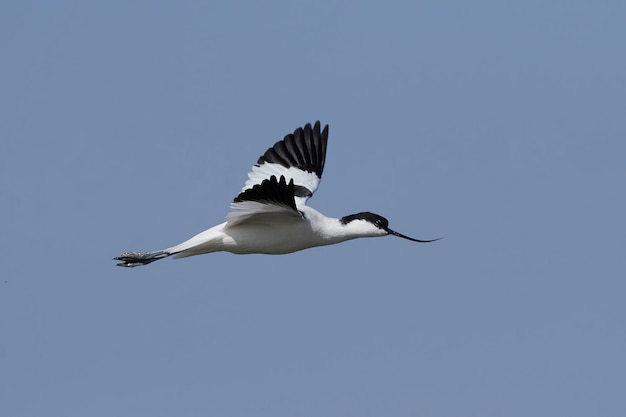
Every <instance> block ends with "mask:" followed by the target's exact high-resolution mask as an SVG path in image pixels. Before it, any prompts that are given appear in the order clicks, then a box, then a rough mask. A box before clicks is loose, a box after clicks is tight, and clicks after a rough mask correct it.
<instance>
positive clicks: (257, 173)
mask: <svg viewBox="0 0 626 417" xmlns="http://www.w3.org/2000/svg"><path fill="white" fill-rule="evenodd" d="M327 143H328V125H326V126H325V127H324V130H320V122H319V121H317V122H315V125H314V126H313V127H311V124H310V123H308V124H307V125H306V126H304V128H298V129H296V130H295V131H294V132H293V133H291V134H289V135H287V136H285V138H284V139H283V140H281V141H278V142H276V143H275V144H274V146H272V147H271V148H269V149H268V150H267V151H266V152H265V153H264V154H263V155H262V156H261V157H260V158H259V159H258V161H257V163H256V164H255V165H254V166H253V167H252V171H250V172H249V173H248V181H246V184H245V185H244V187H243V188H242V190H241V192H242V194H243V193H245V192H246V191H247V190H250V189H253V187H254V186H255V185H260V184H262V183H263V181H264V180H267V179H270V178H271V177H272V176H275V177H276V178H280V177H285V179H286V182H287V183H289V182H291V181H293V185H294V198H295V203H296V206H300V205H304V204H306V201H307V199H308V198H309V197H311V196H312V195H313V193H314V192H315V190H317V187H318V185H319V183H320V180H321V178H322V172H323V171H324V162H325V160H326V145H327ZM240 195H241V194H240ZM235 200H236V199H235ZM229 216H230V215H229Z"/></svg>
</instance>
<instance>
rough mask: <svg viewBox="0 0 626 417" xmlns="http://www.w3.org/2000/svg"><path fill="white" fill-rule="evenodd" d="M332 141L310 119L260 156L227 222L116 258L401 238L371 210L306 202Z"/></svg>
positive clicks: (131, 263) (143, 259)
mask: <svg viewBox="0 0 626 417" xmlns="http://www.w3.org/2000/svg"><path fill="white" fill-rule="evenodd" d="M327 144H328V125H326V126H325V127H324V128H323V129H321V126H320V122H319V121H317V122H315V124H314V125H313V126H311V124H310V123H307V124H306V125H305V126H304V127H299V128H297V129H296V130H295V131H294V132H293V133H290V134H288V135H286V136H285V137H284V138H283V139H282V140H280V141H278V142H276V143H275V144H274V146H272V147H271V148H269V149H268V150H267V151H266V152H265V153H264V154H263V155H261V156H260V157H259V158H258V160H257V162H256V164H255V165H254V166H253V167H252V170H251V171H250V172H249V173H248V179H247V181H246V182H245V185H244V186H243V188H242V189H241V192H240V193H239V194H238V195H237V197H235V198H234V200H233V201H232V202H231V204H230V211H229V212H228V215H227V216H226V221H225V222H223V223H221V224H218V225H216V226H213V227H211V228H210V229H208V230H205V231H203V232H201V233H198V234H197V235H195V236H193V237H191V238H190V239H188V240H186V241H184V242H182V243H180V244H178V245H175V246H172V247H170V248H167V249H162V250H158V251H153V252H125V253H123V254H122V255H120V256H117V257H115V258H113V259H114V260H116V261H121V262H120V263H118V264H117V265H118V266H122V267H127V268H132V267H136V266H141V265H147V264H150V263H152V262H154V261H157V260H160V259H163V258H167V257H169V256H173V257H174V258H185V257H188V256H194V255H201V254H206V253H212V252H219V251H225V252H231V253H233V254H252V253H257V254H270V255H279V254H288V253H292V252H297V251H300V250H303V249H308V248H312V247H317V246H325V245H333V244H336V243H340V242H344V241H347V240H351V239H356V238H361V237H378V236H388V235H392V236H397V237H400V238H403V239H407V240H410V241H413V242H420V243H428V242H434V241H437V240H439V239H441V238H437V239H432V240H420V239H415V238H412V237H409V236H406V235H403V234H401V233H398V232H396V231H394V230H392V229H390V228H389V221H388V220H387V219H386V218H384V217H383V216H380V215H378V214H374V213H371V212H369V211H364V212H359V213H356V214H350V215H347V216H344V217H341V218H332V217H327V216H325V215H323V214H322V213H320V212H319V211H317V210H315V209H313V208H311V207H309V206H308V205H307V201H308V199H309V198H310V197H311V196H313V194H314V193H315V191H316V190H317V188H318V186H319V183H320V180H321V179H322V173H323V172H324V164H325V161H326V147H327Z"/></svg>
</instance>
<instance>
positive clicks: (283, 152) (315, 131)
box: [257, 120, 329, 178]
mask: <svg viewBox="0 0 626 417" xmlns="http://www.w3.org/2000/svg"><path fill="white" fill-rule="evenodd" d="M328 129H329V128H328V125H325V126H324V129H323V130H322V129H321V123H320V121H319V120H317V121H315V123H314V124H313V125H311V123H307V124H305V125H304V127H298V128H297V129H295V130H294V131H293V133H290V134H288V135H286V136H285V137H284V138H283V139H282V140H279V141H278V142H276V143H275V144H274V146H272V147H271V148H269V149H268V150H267V151H266V152H265V153H264V154H263V155H262V156H260V157H259V159H258V160H257V165H259V166H260V165H263V164H264V163H271V164H279V165H282V166H283V167H285V168H291V167H295V168H298V169H301V170H303V171H308V172H314V173H315V174H316V175H317V176H318V177H319V178H322V173H323V171H324V164H325V161H326V147H327V144H328Z"/></svg>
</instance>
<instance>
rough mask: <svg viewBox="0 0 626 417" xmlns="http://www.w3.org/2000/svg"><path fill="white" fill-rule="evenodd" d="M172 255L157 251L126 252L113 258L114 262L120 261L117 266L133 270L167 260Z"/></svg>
mask: <svg viewBox="0 0 626 417" xmlns="http://www.w3.org/2000/svg"><path fill="white" fill-rule="evenodd" d="M170 255H172V253H170V252H167V251H164V250H159V251H156V252H126V253H123V254H121V255H120V256H118V257H115V258H113V260H115V261H122V262H120V263H119V264H117V266H124V267H126V268H134V267H136V266H141V265H148V264H149V263H152V262H154V261H158V260H159V259H163V258H167V257H168V256H170Z"/></svg>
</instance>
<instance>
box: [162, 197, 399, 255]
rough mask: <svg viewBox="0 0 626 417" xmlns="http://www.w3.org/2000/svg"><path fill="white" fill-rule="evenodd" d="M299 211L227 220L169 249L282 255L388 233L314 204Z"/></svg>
mask: <svg viewBox="0 0 626 417" xmlns="http://www.w3.org/2000/svg"><path fill="white" fill-rule="evenodd" d="M299 210H300V211H301V213H302V214H303V216H302V217H300V216H295V215H294V216H285V215H284V214H278V213H277V214H275V215H268V216H266V217H264V218H262V219H260V220H259V221H247V222H246V223H243V224H235V225H233V226H230V225H229V224H228V222H224V223H222V224H218V225H217V226H214V227H212V228H210V229H208V230H205V231H204V232H202V233H199V234H197V235H196V236H194V237H192V238H191V239H189V240H187V241H185V242H183V243H181V244H179V245H176V246H173V247H171V248H168V249H165V251H166V252H169V253H175V254H176V255H175V256H174V257H175V258H184V257H187V256H193V255H201V254H204V253H211V252H219V251H225V252H231V253H236V254H249V253H263V254H269V255H279V254H285V253H292V252H297V251H299V250H303V249H307V248H311V247H315V246H324V245H332V244H335V243H340V242H344V241H346V240H350V239H356V238H358V237H367V236H371V237H373V236H384V235H386V234H387V233H386V232H385V231H383V230H381V229H378V228H375V227H372V225H371V224H369V223H367V222H365V221H354V222H351V223H349V224H347V225H343V224H341V222H340V221H339V219H335V218H331V217H326V216H324V215H323V214H321V213H320V212H318V211H317V210H315V209H313V208H311V207H308V206H301V207H299Z"/></svg>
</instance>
